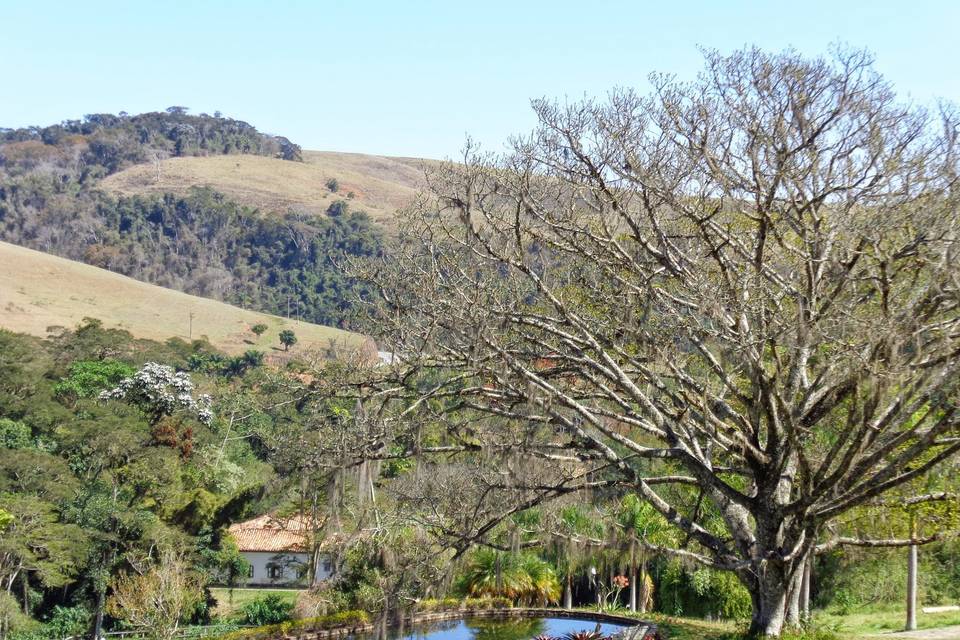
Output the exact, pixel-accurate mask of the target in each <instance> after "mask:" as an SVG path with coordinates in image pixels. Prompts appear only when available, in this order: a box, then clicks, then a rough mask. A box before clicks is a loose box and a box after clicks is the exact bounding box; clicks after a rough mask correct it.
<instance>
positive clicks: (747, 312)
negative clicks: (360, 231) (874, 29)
mask: <svg viewBox="0 0 960 640" xmlns="http://www.w3.org/2000/svg"><path fill="white" fill-rule="evenodd" d="M652 80H653V86H654V90H653V91H652V93H651V94H650V95H648V96H640V95H637V94H635V93H633V92H631V91H616V92H614V93H613V94H611V96H610V98H609V100H608V101H606V102H593V101H586V102H583V103H578V104H571V105H557V104H553V103H549V102H545V101H538V102H536V103H535V110H536V113H537V116H538V118H539V121H540V125H539V127H538V128H537V129H536V130H535V131H534V132H533V133H532V134H530V135H529V136H526V137H524V138H521V139H519V140H517V141H516V143H515V146H514V149H513V152H512V153H511V154H509V155H508V156H506V157H504V158H493V157H488V156H479V155H477V154H475V153H473V152H472V151H471V150H470V149H468V150H467V153H466V154H465V157H464V163H463V164H458V165H455V164H450V165H448V166H447V167H446V168H445V169H444V170H442V171H440V172H438V173H437V174H435V175H433V176H432V178H431V187H432V191H433V194H432V195H433V197H432V198H430V199H427V200H425V201H424V202H423V203H422V205H421V206H420V207H418V208H417V209H416V210H415V211H413V212H412V213H411V219H410V220H408V221H407V222H406V223H405V224H404V225H402V227H403V228H404V229H405V230H406V231H407V232H408V233H407V241H408V243H407V245H406V247H405V250H404V251H402V252H400V254H399V255H398V256H396V258H395V262H394V263H393V264H391V265H386V264H379V265H374V266H371V267H370V268H369V269H368V270H366V271H365V275H366V277H367V278H369V280H370V281H371V282H374V283H376V284H377V285H378V286H379V287H380V288H381V290H382V292H383V297H384V299H385V301H386V302H385V306H384V308H383V309H382V313H381V314H380V315H379V329H380V331H381V332H382V333H383V335H384V336H385V338H386V340H385V341H384V344H386V345H389V346H388V347H387V348H389V349H390V350H391V351H392V352H394V353H395V354H398V355H399V358H398V361H397V362H396V363H394V369H393V372H394V373H395V374H397V375H395V376H393V378H392V379H391V380H389V381H384V383H385V384H384V386H383V387H382V389H383V390H384V391H385V392H388V391H389V393H392V394H394V395H395V396H398V397H402V398H403V400H404V403H403V404H404V405H405V406H408V407H409V402H410V401H411V400H416V399H420V400H421V401H420V402H418V403H417V404H415V405H414V407H415V409H416V412H417V413H418V415H417V417H416V418H415V419H417V420H424V419H426V417H425V416H424V415H423V414H425V413H428V412H431V415H430V416H429V419H430V420H433V421H435V422H437V423H443V424H446V425H447V426H448V430H449V432H450V434H451V435H450V437H451V439H452V440H453V442H454V443H455V444H453V445H451V447H450V449H451V451H448V452H447V455H451V454H452V451H454V450H460V451H464V452H469V451H474V450H476V448H479V449H481V450H485V451H491V452H493V451H500V452H503V453H502V455H504V456H505V459H506V460H509V465H508V467H507V468H508V470H510V471H512V472H513V474H511V475H515V474H516V472H517V470H520V469H531V468H537V467H538V466H539V467H540V468H543V467H545V466H547V465H548V464H553V465H554V466H555V468H556V469H558V471H557V472H556V473H554V474H552V475H551V474H546V475H544V476H543V477H542V478H540V479H537V478H536V477H535V476H534V477H531V476H530V475H529V473H525V474H523V475H522V476H519V477H516V478H515V479H513V480H512V481H509V482H508V481H504V482H503V483H502V485H501V486H500V487H499V490H500V491H501V492H522V493H523V495H524V496H526V498H525V500H526V502H525V504H528V505H532V504H537V503H538V502H542V501H544V500H549V499H550V498H552V497H555V496H559V495H564V494H569V493H571V492H577V491H586V490H593V489H594V488H597V487H622V488H625V489H629V490H630V491H634V492H636V493H637V494H638V495H639V496H640V497H641V498H642V499H643V500H644V501H645V502H646V503H647V504H649V505H650V506H651V507H652V508H653V509H655V510H656V511H657V512H658V513H659V514H660V516H662V517H663V518H664V519H665V520H666V521H667V522H669V523H670V524H671V525H672V526H673V527H675V528H676V529H677V530H678V531H679V533H680V536H679V537H678V539H679V540H681V541H682V543H680V544H676V545H657V544H653V543H651V542H648V541H641V542H640V544H642V545H643V546H644V548H647V549H649V550H655V551H658V552H663V553H669V554H673V555H677V556H680V557H683V558H686V559H687V560H689V561H695V562H698V563H701V564H702V565H705V566H707V567H710V568H714V569H722V570H727V571H731V572H734V573H735V574H736V576H737V577H738V578H739V580H740V581H741V582H742V584H743V585H744V586H745V587H746V589H747V590H748V591H749V593H750V597H751V600H752V607H753V614H752V622H751V627H750V630H751V632H753V633H757V634H765V635H771V636H775V635H779V634H780V632H781V630H782V627H783V624H784V619H785V616H786V614H787V609H788V602H789V601H790V595H791V593H792V591H793V590H795V589H796V588H798V586H797V585H799V584H800V580H799V576H800V575H801V573H802V568H803V566H804V565H805V563H806V562H807V559H808V558H809V557H810V555H811V554H813V553H815V552H816V551H817V549H818V546H820V545H825V546H833V545H843V544H854V545H856V544H864V545H867V544H869V545H897V544H906V543H907V542H909V540H903V539H882V540H868V539H860V538H857V537H849V536H840V535H839V534H835V533H833V532H832V531H831V529H830V528H829V525H830V523H831V522H832V521H834V520H835V519H836V518H837V517H838V516H840V515H841V514H844V513H845V512H848V511H849V510H851V509H853V508H855V507H858V506H861V505H868V504H872V503H874V502H876V501H877V500H879V499H880V496H882V495H883V494H884V493H886V492H888V491H890V490H892V489H895V488H897V487H900V486H904V485H906V483H908V482H909V481H910V480H911V479H913V478H916V477H919V476H921V475H922V474H924V473H926V472H927V471H928V470H930V469H933V468H935V467H936V465H938V464H940V463H941V462H943V461H944V460H947V459H949V458H951V457H952V456H954V454H955V453H956V452H957V451H958V450H960V432H958V426H960V425H958V421H960V414H958V411H957V402H958V399H960V395H958V384H960V376H958V375H957V374H958V368H960V363H958V354H960V326H958V325H960V242H958V241H960V238H958V233H960V219H958V216H960V213H958V206H957V205H958V199H957V196H958V190H957V184H956V177H957V175H958V169H960V167H958V158H957V154H956V142H957V122H958V118H957V114H956V113H955V112H954V111H952V110H950V109H949V108H944V109H943V110H942V111H941V113H939V114H937V117H933V116H931V115H930V114H927V113H924V112H922V111H920V110H917V109H915V108H912V107H909V106H904V105H902V104H901V103H899V102H898V101H897V99H896V97H895V95H894V93H893V91H892V90H891V89H890V87H889V86H888V85H887V84H886V83H885V82H884V81H883V79H882V78H880V77H879V76H878V75H877V74H876V72H875V71H874V70H873V69H872V66H871V60H870V59H869V57H868V56H866V55H865V54H862V53H859V52H850V51H842V50H841V51H836V52H835V53H834V54H833V56H832V58H830V59H829V60H822V59H817V60H808V59H804V58H801V57H799V56H797V55H795V54H793V53H789V52H788V53H784V54H779V55H768V54H765V53H762V52H759V51H756V50H745V51H741V52H738V53H735V54H733V55H731V56H729V57H723V56H720V55H718V54H714V53H708V54H707V55H706V66H705V69H704V71H703V73H702V74H701V75H700V76H699V77H698V79H697V80H696V81H694V82H691V83H681V82H678V81H675V80H672V79H670V78H666V77H660V76H654V77H653V78H652ZM417 371H419V372H421V374H422V375H420V376H417V375H411V373H413V372H417ZM428 374H429V375H428ZM425 376H426V379H430V380H433V381H435V382H434V383H432V384H425V383H424V382H423V380H424V379H425V378H424V377H425ZM423 400H429V402H424V401H423ZM412 413H414V411H413V410H412V409H409V408H408V409H405V413H403V414H401V415H402V417H403V418H404V419H407V418H410V417H411V414H412ZM484 416H487V418H486V424H485V422H484ZM911 498H914V499H917V500H923V499H924V496H922V495H921V496H911ZM484 499H489V496H486V497H485V498H484ZM507 515H509V514H507ZM504 517H507V516H504ZM471 535H474V534H471ZM479 539H481V538H478V537H475V538H474V540H479ZM824 548H826V547H824Z"/></svg>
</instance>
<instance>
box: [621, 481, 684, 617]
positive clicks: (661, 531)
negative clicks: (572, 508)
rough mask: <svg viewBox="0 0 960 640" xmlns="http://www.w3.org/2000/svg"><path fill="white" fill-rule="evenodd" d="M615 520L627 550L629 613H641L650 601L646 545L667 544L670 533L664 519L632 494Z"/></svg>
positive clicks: (624, 498) (651, 593)
mask: <svg viewBox="0 0 960 640" xmlns="http://www.w3.org/2000/svg"><path fill="white" fill-rule="evenodd" d="M616 520H617V525H618V527H619V529H620V531H621V535H622V536H623V538H625V539H626V541H627V547H628V549H629V552H628V553H629V564H630V610H631V611H637V610H639V611H640V612H641V613H643V612H645V611H646V610H647V605H648V604H649V602H650V601H651V600H652V598H653V581H652V580H651V579H650V576H648V575H647V545H662V544H664V543H665V542H668V540H667V539H666V538H667V537H669V536H670V535H671V533H672V531H671V530H670V528H669V525H668V524H667V522H666V520H664V518H663V516H662V515H660V513H658V512H657V511H656V510H655V509H654V508H653V507H652V506H650V504H649V503H648V502H646V501H644V500H641V499H640V497H639V496H638V495H636V494H635V493H630V494H627V495H626V496H624V497H623V499H622V500H621V501H620V504H619V507H618V509H617V512H616ZM638 552H639V556H640V563H639V569H640V571H639V574H638V572H637V568H638V567H637V555H638ZM638 584H639V586H640V589H639V591H638V589H637V586H638Z"/></svg>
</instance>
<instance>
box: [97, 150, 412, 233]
mask: <svg viewBox="0 0 960 640" xmlns="http://www.w3.org/2000/svg"><path fill="white" fill-rule="evenodd" d="M303 158H304V162H289V161H286V160H277V159H274V158H265V157H262V156H252V155H231V156H208V157H185V158H169V159H167V160H164V161H162V163H161V166H160V179H159V180H157V169H156V166H155V165H153V164H142V165H137V166H134V167H130V168H128V169H126V170H124V171H121V172H119V173H116V174H114V175H112V176H110V177H108V178H107V179H106V180H104V181H103V183H102V185H103V187H104V188H105V189H106V190H108V191H111V192H114V193H118V194H123V195H137V194H140V195H143V194H159V193H168V192H170V193H179V194H182V193H185V192H186V191H188V190H189V189H190V187H194V186H210V187H212V188H214V189H216V190H218V191H220V192H222V193H224V194H226V195H227V196H229V197H230V198H232V199H234V200H237V201H238V202H240V203H242V204H245V205H249V206H254V207H258V208H259V209H261V210H263V211H287V210H289V209H293V210H297V211H306V212H309V213H322V212H323V211H326V209H327V207H329V206H330V204H331V203H333V202H334V201H335V200H347V194H348V193H351V192H352V193H353V194H354V197H353V198H352V199H350V200H349V202H350V206H351V207H352V208H354V209H361V210H364V211H366V212H367V213H368V214H370V217H371V218H373V219H374V220H375V221H377V222H379V223H381V224H383V225H384V226H386V227H390V225H391V224H392V222H393V220H394V214H395V212H396V210H397V209H399V208H401V207H403V206H405V205H406V204H408V203H409V202H410V201H411V200H412V199H413V198H414V197H415V195H416V193H417V191H418V190H419V189H421V188H422V187H423V175H424V169H423V167H424V163H425V162H427V163H429V162H430V161H423V160H419V159H416V158H390V157H386V156H370V155H363V154H358V153H336V152H330V151H304V152H303ZM330 178H336V180H337V182H338V183H339V190H338V191H337V193H331V191H330V190H329V189H328V188H327V186H326V183H327V181H328V180H329V179H330Z"/></svg>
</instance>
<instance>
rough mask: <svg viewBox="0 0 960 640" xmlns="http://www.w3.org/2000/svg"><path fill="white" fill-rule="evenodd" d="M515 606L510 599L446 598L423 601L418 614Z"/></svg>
mask: <svg viewBox="0 0 960 640" xmlns="http://www.w3.org/2000/svg"><path fill="white" fill-rule="evenodd" d="M512 606H513V600H511V599H510V598H463V599H461V598H444V599H443V600H436V599H428V600H421V601H420V602H419V603H418V604H417V612H422V613H437V612H441V611H483V610H486V609H509V608H510V607H512Z"/></svg>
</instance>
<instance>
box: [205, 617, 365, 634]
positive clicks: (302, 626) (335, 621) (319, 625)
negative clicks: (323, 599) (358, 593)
mask: <svg viewBox="0 0 960 640" xmlns="http://www.w3.org/2000/svg"><path fill="white" fill-rule="evenodd" d="M368 624H370V616H369V615H368V614H367V613H366V612H365V611H341V612H339V613H333V614H330V615H326V616H320V617H316V618H304V619H302V620H294V621H290V622H282V623H280V624H272V625H267V626H264V627H257V628H256V629H241V630H239V631H234V632H232V633H228V634H226V635H224V636H221V638H220V640H269V639H271V638H276V637H279V636H284V635H291V634H300V635H306V634H308V633H310V632H312V631H326V630H330V629H341V628H342V629H356V628H358V627H363V626H366V625H368Z"/></svg>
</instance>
